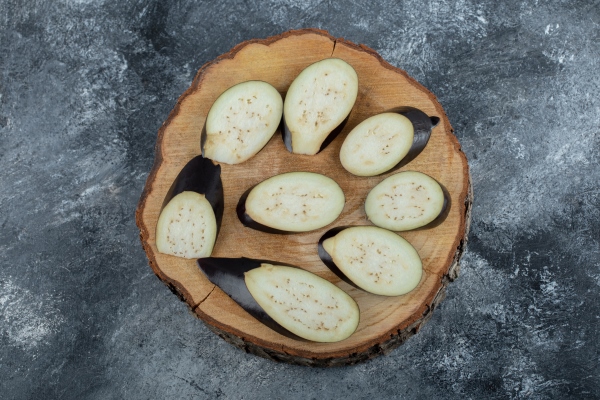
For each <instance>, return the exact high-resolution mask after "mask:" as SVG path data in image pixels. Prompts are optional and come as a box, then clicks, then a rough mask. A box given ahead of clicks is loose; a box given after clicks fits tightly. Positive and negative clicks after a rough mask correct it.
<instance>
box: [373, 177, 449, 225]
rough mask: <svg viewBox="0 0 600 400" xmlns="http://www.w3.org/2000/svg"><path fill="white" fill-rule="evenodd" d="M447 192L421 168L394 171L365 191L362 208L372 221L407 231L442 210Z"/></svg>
mask: <svg viewBox="0 0 600 400" xmlns="http://www.w3.org/2000/svg"><path fill="white" fill-rule="evenodd" d="M448 202H449V196H448V194H447V192H446V191H445V190H444V189H443V188H442V186H441V185H440V184H439V183H438V182H437V181H436V180H435V179H433V178H432V177H430V176H428V175H425V174H423V173H421V172H415V171H406V172H400V173H397V174H394V175H392V176H390V177H388V178H386V179H384V180H383V181H381V182H380V183H379V184H378V185H377V186H375V187H374V188H373V189H371V191H370V192H369V194H368V195H367V200H366V201H365V211H366V213H367V217H368V218H369V220H371V222H373V224H375V225H377V226H379V227H381V228H385V229H389V230H391V231H407V230H410V229H416V228H420V227H422V226H425V225H427V224H429V223H431V222H433V221H434V220H436V219H437V218H438V217H439V216H443V215H444V211H445V209H446V206H447V205H448Z"/></svg>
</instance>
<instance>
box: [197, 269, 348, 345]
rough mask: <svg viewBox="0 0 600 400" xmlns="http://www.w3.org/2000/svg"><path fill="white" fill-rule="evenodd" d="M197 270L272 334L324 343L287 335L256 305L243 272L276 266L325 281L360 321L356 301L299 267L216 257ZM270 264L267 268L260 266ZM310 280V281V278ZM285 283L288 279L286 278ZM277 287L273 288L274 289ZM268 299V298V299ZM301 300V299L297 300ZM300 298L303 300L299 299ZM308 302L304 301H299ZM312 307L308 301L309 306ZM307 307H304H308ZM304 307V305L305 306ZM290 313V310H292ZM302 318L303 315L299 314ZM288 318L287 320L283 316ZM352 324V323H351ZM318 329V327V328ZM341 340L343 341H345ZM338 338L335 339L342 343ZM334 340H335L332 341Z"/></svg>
mask: <svg viewBox="0 0 600 400" xmlns="http://www.w3.org/2000/svg"><path fill="white" fill-rule="evenodd" d="M197 264H198V267H199V268H200V270H201V271H202V272H203V273H204V275H205V276H206V277H207V278H208V280H209V281H210V282H212V283H213V284H214V285H216V286H217V287H219V288H220V289H221V290H222V291H223V292H224V293H225V294H227V295H228V296H229V297H230V298H231V299H232V300H233V301H235V302H236V303H237V304H238V305H239V306H240V307H242V309H243V310H245V311H246V312H248V313H249V314H250V315H251V316H252V317H254V318H255V319H256V320H258V321H259V322H261V323H262V324H264V325H265V326H267V327H268V328H270V329H272V330H274V331H275V332H277V333H279V334H281V335H283V336H285V337H288V338H291V339H294V340H298V341H303V342H314V341H317V342H319V341H324V340H314V339H313V340H311V339H307V338H304V337H301V336H298V335H297V334H295V333H293V332H291V331H290V330H288V329H287V328H285V327H284V326H282V325H281V324H280V323H278V322H277V321H275V319H274V318H273V317H271V316H270V315H269V314H268V313H267V311H265V309H264V308H263V307H262V306H261V305H260V304H259V302H258V301H257V300H256V299H255V297H254V296H253V295H252V294H251V292H250V289H249V288H248V284H249V283H248V282H247V280H246V273H248V272H250V271H252V270H255V269H258V268H261V267H263V268H273V267H275V268H278V267H290V268H294V269H297V270H298V271H302V274H311V275H314V277H316V278H317V280H323V281H325V282H327V283H326V284H325V285H326V286H332V287H334V288H335V289H336V291H339V292H340V293H343V295H342V296H343V297H344V296H345V297H346V298H348V299H350V300H351V302H352V303H353V304H354V306H355V307H354V308H355V311H356V312H357V313H358V317H357V318H358V319H357V320H359V319H360V311H359V309H358V305H357V304H356V301H355V300H354V299H352V298H351V297H350V296H349V295H348V294H347V293H345V292H344V291H343V290H341V289H340V288H338V287H337V286H335V285H333V284H331V282H329V281H327V280H325V279H323V278H320V277H319V276H318V275H315V274H313V273H311V272H309V271H306V270H303V269H302V268H298V267H296V266H294V265H289V264H285V263H280V262H274V261H269V260H257V259H251V258H245V257H242V258H218V257H207V258H201V259H198V260H197ZM263 264H270V265H263ZM311 279H312V278H311ZM288 282H289V279H288ZM275 287H277V286H275ZM271 298H272V297H271ZM301 298H302V297H301ZM302 299H303V298H302ZM303 301H305V302H306V301H308V300H303ZM309 304H312V300H310V303H309ZM309 304H307V305H308V306H309ZM305 307H306V306H305ZM292 310H293V309H292ZM303 315H304V314H303ZM287 318H289V317H287ZM351 321H352V320H351ZM319 329H320V328H319ZM354 330H356V326H355V327H354ZM347 337H348V336H346V337H344V338H343V339H345V338H347ZM343 339H339V340H343ZM336 341H337V340H336Z"/></svg>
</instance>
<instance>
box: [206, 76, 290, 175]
mask: <svg viewBox="0 0 600 400" xmlns="http://www.w3.org/2000/svg"><path fill="white" fill-rule="evenodd" d="M282 113H283V100H282V98H281V95H280V94H279V92H278V91H277V90H276V89H275V88H274V87H273V86H271V85H270V84H268V83H266V82H261V81H248V82H243V83H239V84H237V85H235V86H233V87H231V88H229V89H227V90H226V91H225V92H223V93H222V94H221V95H220V96H219V97H218V98H217V100H216V101H215V102H214V104H213V105H212V107H211V108H210V111H209V112H208V116H207V118H206V124H205V126H204V130H203V132H202V137H201V146H202V155H203V156H205V157H207V158H210V159H211V160H214V161H217V162H222V163H227V164H239V163H242V162H244V161H246V160H248V159H249V158H250V157H252V156H254V155H255V154H256V153H258V152H259V151H260V150H261V149H262V148H263V147H264V146H265V145H266V144H267V142H268V141H269V139H271V137H272V136H273V134H274V133H275V131H276V130H277V128H278V127H279V123H280V122H281V116H282Z"/></svg>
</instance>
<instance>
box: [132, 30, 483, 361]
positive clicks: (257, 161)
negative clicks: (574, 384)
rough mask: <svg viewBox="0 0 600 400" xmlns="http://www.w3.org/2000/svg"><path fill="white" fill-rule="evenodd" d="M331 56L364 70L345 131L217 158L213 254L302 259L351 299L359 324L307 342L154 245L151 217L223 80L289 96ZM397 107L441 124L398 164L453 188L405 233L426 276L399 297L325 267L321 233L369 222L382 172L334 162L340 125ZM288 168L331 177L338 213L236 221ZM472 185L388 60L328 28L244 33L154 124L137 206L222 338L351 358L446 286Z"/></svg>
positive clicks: (157, 262)
mask: <svg viewBox="0 0 600 400" xmlns="http://www.w3.org/2000/svg"><path fill="white" fill-rule="evenodd" d="M328 57H337V58H341V59H343V60H345V61H346V62H348V63H349V64H350V65H352V66H353V67H354V69H355V70H356V72H357V74H358V79H359V92H358V98H357V100H356V104H355V106H354V109H353V110H352V112H351V114H350V118H349V121H348V123H347V124H346V126H345V128H344V130H343V131H342V133H341V134H340V135H339V136H338V137H337V138H336V139H335V140H334V141H333V142H332V143H331V144H330V145H329V146H328V147H327V148H326V149H325V150H324V151H322V152H321V153H319V154H317V155H315V156H303V155H295V154H291V153H289V152H288V151H287V150H286V148H285V146H284V144H283V141H282V139H281V135H280V132H277V133H276V134H275V135H274V136H273V138H272V139H271V141H270V142H269V143H268V144H267V145H266V146H265V148H264V149H263V150H262V151H261V152H260V153H258V154H257V155H256V156H255V157H253V158H251V159H250V160H248V161H246V162H244V163H242V164H239V165H226V164H222V165H221V168H222V176H221V177H222V180H223V187H224V192H225V213H224V216H223V222H222V226H221V231H220V233H219V236H218V238H217V242H216V245H215V248H214V251H213V254H212V256H214V257H242V256H244V257H250V258H260V259H271V260H277V261H281V262H283V263H288V264H293V265H297V266H299V267H301V268H304V269H306V270H309V271H311V272H314V273H316V274H317V275H319V276H321V277H323V278H325V279H328V280H330V281H332V282H333V283H335V284H336V285H338V286H339V287H340V288H342V289H343V290H345V291H346V292H347V293H348V294H350V296H352V297H353V298H354V299H355V300H356V302H357V303H358V305H359V307H360V311H361V320H360V324H359V326H358V329H357V331H356V332H355V333H354V334H353V335H352V336H351V337H350V338H348V339H346V340H343V341H341V342H337V343H313V342H305V341H296V340H293V339H289V338H287V337H284V336H282V335H280V334H278V333H276V332H274V331H272V330H270V329H269V328H267V327H266V326H264V325H263V324H261V323H260V322H258V321H257V320H255V319H254V318H253V317H251V316H250V315H249V314H247V313H246V312H245V311H244V310H243V309H242V308H241V307H239V306H238V305H237V304H236V303H235V302H234V301H233V300H231V299H230V298H229V297H228V296H227V295H226V294H224V293H223V292H222V291H221V290H220V289H219V288H217V287H215V285H213V284H212V283H211V282H209V281H208V280H207V279H206V277H205V276H204V275H203V274H202V272H201V271H200V270H199V268H198V267H197V265H196V261H195V260H185V259H182V258H177V257H173V256H169V255H164V254H160V253H158V252H157V250H156V246H155V228H156V222H157V219H158V216H159V213H160V211H161V206H162V204H163V201H164V198H165V195H166V193H167V191H168V189H169V187H170V186H171V184H172V182H173V180H174V179H175V177H176V176H177V174H178V173H179V171H180V170H181V169H182V168H183V166H184V165H185V164H186V163H187V162H188V161H189V160H190V159H191V158H193V157H194V156H196V155H198V154H199V153H200V133H201V131H202V127H203V124H204V120H205V118H206V115H207V113H208V111H209V109H210V107H211V105H212V103H213V102H214V101H215V99H216V98H217V97H218V96H219V95H220V94H221V93H222V92H223V91H225V90H226V89H227V88H229V87H231V86H233V85H235V84H237V83H240V82H243V81H247V80H263V81H266V82H269V83H270V84H272V85H273V86H274V87H275V88H277V90H278V91H279V92H280V93H281V94H282V96H285V93H286V91H287V89H288V87H289V85H290V84H291V82H292V80H293V79H294V78H295V77H296V76H297V75H298V73H300V71H302V70H303V69H304V68H305V67H307V66H308V65H310V64H312V63H314V62H316V61H319V60H322V59H324V58H328ZM397 106H412V107H416V108H419V109H421V110H422V111H424V112H425V113H427V114H428V115H429V116H434V115H435V116H438V117H440V118H441V122H440V123H439V124H438V125H437V126H436V127H435V128H434V129H433V132H432V135H431V139H430V140H429V143H428V145H427V147H426V148H425V150H424V151H423V152H422V153H421V154H420V155H419V156H418V157H417V158H416V159H414V160H413V161H411V162H410V163H408V164H407V165H406V166H404V167H403V168H402V169H401V170H415V171H421V172H424V173H426V174H428V175H430V176H432V177H434V178H435V179H437V180H438V181H439V182H441V183H442V184H443V185H444V186H445V187H446V189H447V190H448V192H449V193H450V196H451V206H450V207H451V208H450V212H449V214H448V216H447V217H446V219H445V220H444V222H443V223H441V224H439V225H438V226H435V227H431V228H426V229H420V230H415V231H409V232H401V233H400V235H401V236H402V237H404V238H405V239H407V240H408V241H409V242H410V243H411V244H412V245H413V246H414V247H415V248H416V249H417V251H418V252H419V254H420V256H421V258H422V260H423V267H424V274H423V278H422V280H421V282H420V284H419V286H418V287H417V288H416V289H415V290H413V291H412V292H410V293H408V294H406V295H404V296H399V297H383V296H376V295H372V294H369V293H366V292H364V291H361V290H358V289H356V288H354V287H352V286H349V285H348V284H346V283H345V282H343V281H340V279H338V278H337V276H336V275H334V274H333V273H332V272H331V271H329V270H328V269H327V267H325V265H324V264H323V263H322V262H321V261H320V259H319V257H318V255H317V242H318V240H319V238H320V237H321V236H322V235H323V233H324V232H326V231H327V230H329V229H330V228H332V227H333V226H342V225H368V224H370V222H369V221H368V220H367V218H366V216H365V212H364V201H365V198H366V196H367V194H368V192H369V190H370V189H371V188H373V187H374V186H375V185H376V184H377V183H379V182H381V181H382V180H383V179H385V178H386V177H387V176H389V175H391V174H392V173H396V172H398V171H395V172H392V173H387V174H383V175H380V176H377V177H370V178H359V177H356V176H354V175H352V174H350V173H349V172H347V171H346V170H345V169H344V168H343V167H342V166H341V163H340V161H339V156H338V154H339V150H340V146H341V144H342V142H343V140H344V138H345V136H346V134H347V133H348V132H349V131H350V130H351V129H352V128H354V127H355V126H356V125H357V124H358V123H359V122H361V121H363V120H364V119H366V118H368V117H370V116H372V115H375V114H377V113H380V112H382V111H385V110H388V109H390V108H393V107H397ZM289 171H311V172H318V173H322V174H324V175H327V176H329V177H331V178H333V179H334V180H335V181H337V182H338V184H339V185H340V186H341V188H342V189H343V190H344V193H345V195H346V205H345V207H344V210H343V212H342V214H341V215H340V217H339V218H338V219H337V220H336V221H335V222H334V223H333V224H331V225H329V226H327V227H325V228H322V229H319V230H317V231H312V232H308V233H301V234H293V235H273V234H267V233H262V232H258V231H255V230H252V229H249V228H245V227H244V226H242V224H241V223H240V221H239V220H238V218H237V216H236V213H235V207H236V204H237V202H238V199H239V197H240V196H241V195H242V193H243V192H244V191H245V190H246V189H247V188H249V187H250V186H252V185H255V184H256V183H258V182H261V181H262V180H264V179H266V178H268V177H271V176H273V175H277V174H281V173H284V172H289ZM471 197H472V196H471V191H470V182H469V171H468V165H467V160H466V157H465V155H464V153H463V152H462V151H461V149H460V145H459V143H458V141H457V139H456V137H455V136H454V135H453V133H452V128H451V126H450V123H449V121H448V119H447V117H446V115H445V113H444V110H443V109H442V107H441V105H440V104H439V103H438V102H437V100H436V99H435V96H433V94H431V93H430V92H429V91H428V90H427V89H425V88H424V87H423V86H421V85H420V84H419V83H417V82H416V81H415V80H414V79H412V78H410V77H409V76H408V75H407V74H406V72H404V71H402V70H400V69H398V68H395V67H393V66H391V65H389V64H388V63H386V62H385V61H384V60H383V59H382V58H381V57H380V56H379V55H378V54H377V53H375V52H374V51H373V50H371V49H369V48H367V47H365V46H359V45H355V44H353V43H350V42H348V41H345V40H343V39H335V38H333V37H331V36H330V35H329V34H328V33H327V32H324V31H320V30H314V29H308V30H299V31H290V32H286V33H283V34H281V35H279V36H275V37H271V38H267V39H264V40H251V41H248V42H244V43H242V44H240V45H238V46H236V47H235V48H233V49H232V50H231V51H230V52H229V53H226V54H224V55H222V56H220V57H219V58H217V59H216V60H214V61H212V62H209V63H207V64H205V65H204V66H202V68H201V69H200V70H199V72H198V74H197V75H196V77H195V79H194V81H193V83H192V85H191V87H190V88H189V89H188V90H187V91H186V92H185V93H184V94H183V95H182V96H181V98H180V99H179V101H178V102H177V105H176V106H175V108H174V109H173V111H172V112H171V114H170V115H169V118H168V119H167V121H166V122H165V123H164V124H163V126H162V127H161V129H160V131H159V133H158V139H157V144H156V159H155V162H154V166H153V168H152V171H151V173H150V175H149V177H148V180H147V182H146V186H145V188H144V192H143V193H142V196H141V199H140V203H139V206H138V209H137V212H136V221H137V224H138V227H139V228H140V232H141V234H140V236H141V241H142V244H143V247H144V250H145V251H146V254H147V255H148V259H149V261H150V266H151V267H152V269H153V270H154V272H155V273H156V275H157V276H158V277H159V278H160V279H161V280H162V281H163V282H165V283H166V284H167V285H168V286H169V287H170V288H171V289H172V290H173V291H174V292H175V293H176V294H177V295H178V296H179V297H180V298H181V299H182V300H183V301H185V302H186V303H187V304H188V305H189V306H190V307H191V309H192V310H193V312H194V313H195V314H196V315H197V316H198V317H199V318H200V319H202V320H203V321H205V322H206V323H207V324H208V325H209V327H210V328H211V329H212V330H213V331H215V332H216V333H217V334H219V336H221V337H223V338H224V339H226V340H227V341H229V342H231V343H233V344H234V345H236V346H238V347H241V348H243V349H244V350H246V351H248V352H251V353H254V354H257V355H261V356H263V357H267V358H271V359H273V360H278V361H286V362H290V363H295V364H303V365H312V366H332V365H344V364H353V363H356V362H359V361H362V360H366V359H369V358H372V357H374V356H377V355H379V354H382V353H386V352H387V351H389V350H391V349H392V348H394V347H396V346H398V345H399V344H401V343H402V342H403V341H404V340H406V338H408V337H409V336H411V335H412V334H414V333H415V332H416V331H417V330H418V329H419V327H420V326H421V325H422V324H423V323H424V322H425V321H426V320H427V319H428V317H430V316H431V312H432V311H433V308H434V307H435V305H436V304H437V303H438V302H439V301H441V300H442V298H443V295H444V293H445V290H444V289H445V287H446V285H447V284H448V283H449V282H450V281H452V280H453V279H454V278H455V277H456V274H457V272H458V261H459V258H460V256H461V254H462V249H463V246H464V245H465V242H466V234H467V231H468V222H469V212H470V204H471Z"/></svg>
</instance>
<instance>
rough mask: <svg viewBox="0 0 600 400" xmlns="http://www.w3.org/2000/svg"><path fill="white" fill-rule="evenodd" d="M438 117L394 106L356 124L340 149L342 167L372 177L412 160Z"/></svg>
mask: <svg viewBox="0 0 600 400" xmlns="http://www.w3.org/2000/svg"><path fill="white" fill-rule="evenodd" d="M438 122H439V118H438V117H431V118H430V117H428V116H427V114H425V113H424V112H422V111H421V110H418V109H416V108H412V107H401V108H395V109H393V110H390V111H388V112H384V113H381V114H377V115H374V116H372V117H370V118H367V119H366V120H364V121H363V122H361V123H360V124H358V125H357V126H356V127H355V128H354V129H353V130H352V131H350V133H349V134H348V136H347V137H346V139H345V140H344V143H343V144H342V148H341V149H340V161H341V163H342V166H343V167H344V168H345V169H346V170H347V171H348V172H350V173H352V174H354V175H357V176H375V175H379V174H382V173H384V172H387V171H389V170H391V169H393V168H394V167H396V166H398V165H399V164H400V162H401V161H402V164H403V165H405V164H406V163H407V162H408V161H410V160H412V159H414V158H415V157H416V156H417V155H418V154H419V153H420V152H421V151H422V150H423V149H424V148H425V146H426V145H427V142H428V141H429V137H430V136H431V130H432V129H433V127H434V126H435V125H436V124H437V123H438Z"/></svg>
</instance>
